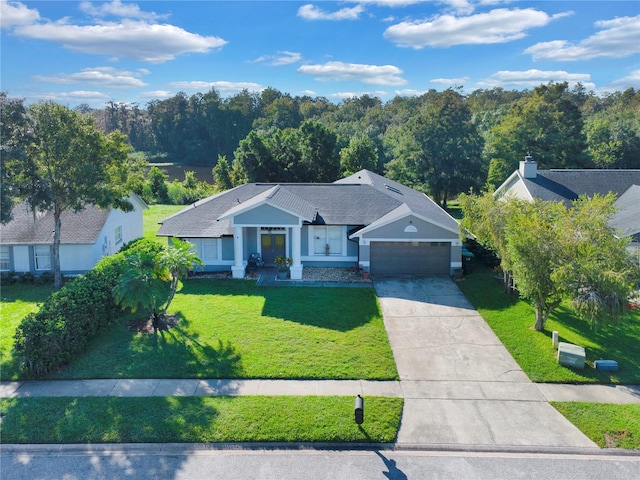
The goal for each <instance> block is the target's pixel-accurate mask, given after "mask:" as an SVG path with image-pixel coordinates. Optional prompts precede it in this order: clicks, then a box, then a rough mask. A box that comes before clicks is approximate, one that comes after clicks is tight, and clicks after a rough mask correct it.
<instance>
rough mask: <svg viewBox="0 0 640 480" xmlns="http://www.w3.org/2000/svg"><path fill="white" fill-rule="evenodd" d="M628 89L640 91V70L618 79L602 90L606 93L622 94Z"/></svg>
mask: <svg viewBox="0 0 640 480" xmlns="http://www.w3.org/2000/svg"><path fill="white" fill-rule="evenodd" d="M628 88H635V89H636V90H640V69H638V70H634V71H632V72H630V73H629V75H626V76H624V77H622V78H618V79H616V80H614V81H613V82H611V83H610V84H608V85H605V86H604V87H602V88H601V89H600V90H602V91H605V92H621V91H624V90H626V89H628Z"/></svg>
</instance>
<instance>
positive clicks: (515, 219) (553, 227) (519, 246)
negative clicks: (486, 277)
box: [505, 200, 567, 331]
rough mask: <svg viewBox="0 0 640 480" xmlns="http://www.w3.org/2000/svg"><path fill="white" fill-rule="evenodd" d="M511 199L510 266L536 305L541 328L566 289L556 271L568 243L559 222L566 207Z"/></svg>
mask: <svg viewBox="0 0 640 480" xmlns="http://www.w3.org/2000/svg"><path fill="white" fill-rule="evenodd" d="M510 201H513V202H514V204H515V205H514V208H512V209H511V210H510V215H509V217H508V218H507V222H506V225H505V238H506V240H507V242H506V249H507V252H508V254H509V259H510V269H511V271H512V274H513V278H514V280H515V283H516V287H517V288H518V292H519V293H520V295H521V296H522V297H524V298H526V299H528V300H530V301H531V303H532V304H533V306H534V307H535V310H536V321H535V324H534V328H535V329H536V330H537V331H542V330H544V325H545V322H546V321H547V318H549V315H550V314H551V312H553V310H555V308H556V307H558V305H560V303H561V301H562V297H563V292H564V286H563V285H562V284H561V283H559V282H556V281H555V279H554V276H553V273H554V271H555V270H556V269H557V268H558V267H559V266H560V265H562V264H563V262H564V260H565V258H566V253H567V252H566V245H565V244H564V243H563V242H562V241H561V238H560V235H559V234H558V233H559V231H558V223H559V221H560V219H561V218H562V217H563V215H565V214H566V209H565V207H564V205H563V204H561V203H557V202H544V201H540V200H534V201H533V202H528V201H525V200H510Z"/></svg>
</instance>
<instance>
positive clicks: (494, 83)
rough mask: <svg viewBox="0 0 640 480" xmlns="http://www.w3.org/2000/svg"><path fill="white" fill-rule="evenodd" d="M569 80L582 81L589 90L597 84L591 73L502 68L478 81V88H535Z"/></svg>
mask: <svg viewBox="0 0 640 480" xmlns="http://www.w3.org/2000/svg"><path fill="white" fill-rule="evenodd" d="M565 81H566V82H568V83H569V84H570V85H575V84H577V83H578V82H579V83H582V85H584V87H585V88H586V89H587V90H593V89H594V88H595V84H594V83H593V82H592V81H591V75H590V74H588V73H569V72H565V71H563V70H557V71H544V70H536V69H531V70H524V71H510V70H501V71H499V72H496V73H494V74H493V75H491V76H490V77H489V78H487V79H485V80H482V81H480V82H478V83H477V87H478V88H494V87H502V88H511V89H518V88H535V87H537V86H538V85H540V84H542V83H549V82H565Z"/></svg>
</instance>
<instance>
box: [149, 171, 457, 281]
mask: <svg viewBox="0 0 640 480" xmlns="http://www.w3.org/2000/svg"><path fill="white" fill-rule="evenodd" d="M161 224H162V226H161V227H160V230H159V232H158V235H159V236H165V237H175V238H180V239H183V240H188V241H189V242H192V243H193V244H195V246H196V248H197V250H198V254H199V255H200V258H201V259H202V260H203V261H204V263H205V270H207V271H216V270H218V271H220V270H231V271H232V272H233V277H234V278H243V277H244V274H245V267H246V264H247V258H248V257H249V255H250V254H252V253H259V254H260V255H261V256H262V259H263V260H264V262H265V263H266V264H267V265H269V264H273V261H274V259H275V257H276V256H278V255H284V256H287V257H290V258H292V260H293V265H292V266H291V278H293V279H300V278H302V269H303V267H304V266H327V267H356V266H357V267H358V268H360V269H362V270H364V271H369V272H370V273H371V274H372V275H401V274H414V275H415V274H417V275H429V274H452V273H453V272H454V271H455V270H457V269H460V268H461V267H462V262H461V242H460V240H459V234H458V222H457V221H456V220H455V219H453V218H452V217H451V216H450V215H449V214H448V213H446V212H445V211H444V210H443V209H441V208H440V207H439V206H438V205H437V204H436V203H434V202H433V201H432V200H431V199H430V198H429V197H427V196H426V195H425V194H423V193H420V192H418V191H416V190H413V189H411V188H408V187H406V186H404V185H401V184H399V183H397V182H394V181H392V180H389V179H387V178H384V177H382V176H380V175H376V174H375V173H372V172H369V171H367V170H361V171H360V172H358V173H355V174H353V175H351V176H349V177H347V178H343V179H341V180H338V181H337V182H335V183H323V184H319V183H318V184H315V183H305V184H301V183H292V184H289V183H288V184H285V183H282V184H278V183H249V184H245V185H241V186H239V187H236V188H233V189H231V190H227V191H225V192H222V193H220V194H218V195H214V196H212V197H209V198H206V199H204V200H200V201H199V202H196V203H194V204H193V205H191V206H190V207H188V208H186V209H184V210H182V211H180V212H178V213H176V214H175V215H173V216H171V217H169V218H167V219H165V220H164V221H162V222H161Z"/></svg>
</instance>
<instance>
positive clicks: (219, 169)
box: [211, 155, 233, 191]
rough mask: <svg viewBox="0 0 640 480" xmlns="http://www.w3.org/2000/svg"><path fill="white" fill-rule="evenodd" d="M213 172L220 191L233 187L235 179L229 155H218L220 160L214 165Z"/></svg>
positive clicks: (214, 181) (214, 180)
mask: <svg viewBox="0 0 640 480" xmlns="http://www.w3.org/2000/svg"><path fill="white" fill-rule="evenodd" d="M211 173H212V174H213V183H215V185H216V189H217V190H218V191H223V190H229V189H230V188H233V181H232V180H231V167H230V166H229V161H228V160H227V157H223V156H221V155H218V162H217V163H216V166H215V167H213V170H212V172H211Z"/></svg>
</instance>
